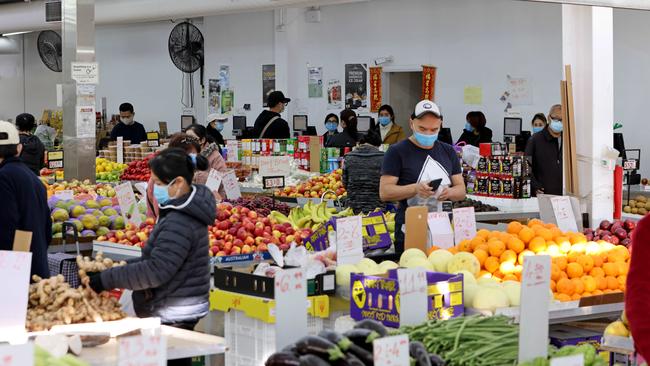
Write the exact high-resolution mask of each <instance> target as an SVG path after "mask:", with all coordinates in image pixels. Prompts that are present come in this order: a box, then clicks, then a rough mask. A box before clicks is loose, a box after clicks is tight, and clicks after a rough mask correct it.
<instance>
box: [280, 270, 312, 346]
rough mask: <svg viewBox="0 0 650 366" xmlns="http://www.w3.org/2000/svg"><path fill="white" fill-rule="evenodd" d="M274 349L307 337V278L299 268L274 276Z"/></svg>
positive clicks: (282, 271) (283, 271)
mask: <svg viewBox="0 0 650 366" xmlns="http://www.w3.org/2000/svg"><path fill="white" fill-rule="evenodd" d="M274 283H275V294H274V295H275V296H274V297H275V334H276V341H275V342H276V347H277V349H282V348H284V347H285V346H287V345H289V344H292V343H294V342H296V341H297V340H299V339H300V338H302V337H304V336H306V335H307V309H306V307H305V303H306V302H307V278H306V277H305V274H304V272H303V271H302V269H301V268H293V269H283V270H281V271H279V272H278V273H276V275H275V280H274Z"/></svg>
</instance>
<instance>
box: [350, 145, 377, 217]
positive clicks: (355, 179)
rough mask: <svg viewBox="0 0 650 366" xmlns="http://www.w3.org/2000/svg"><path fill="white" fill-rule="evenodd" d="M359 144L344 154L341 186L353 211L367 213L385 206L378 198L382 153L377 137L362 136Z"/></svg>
mask: <svg viewBox="0 0 650 366" xmlns="http://www.w3.org/2000/svg"><path fill="white" fill-rule="evenodd" d="M359 143H360V145H359V146H357V148H356V149H354V150H353V151H352V152H350V153H348V154H347V155H346V156H345V162H344V164H343V186H344V187H345V189H346V190H347V192H348V204H347V206H349V207H350V208H352V210H354V212H355V213H357V214H358V213H369V212H372V211H374V210H375V209H376V208H381V207H385V204H384V203H382V202H381V199H380V198H379V178H380V177H381V164H382V162H383V161H384V153H383V152H382V151H379V149H378V148H377V144H379V143H381V141H380V140H379V139H377V138H373V137H371V136H370V135H369V136H363V137H361V139H360V140H359Z"/></svg>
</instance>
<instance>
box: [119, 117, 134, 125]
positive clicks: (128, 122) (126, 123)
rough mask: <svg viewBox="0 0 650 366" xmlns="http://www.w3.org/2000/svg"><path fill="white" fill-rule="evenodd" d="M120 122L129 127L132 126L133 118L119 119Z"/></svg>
mask: <svg viewBox="0 0 650 366" xmlns="http://www.w3.org/2000/svg"><path fill="white" fill-rule="evenodd" d="M120 121H122V123H124V124H125V125H131V124H133V117H129V118H122V117H120Z"/></svg>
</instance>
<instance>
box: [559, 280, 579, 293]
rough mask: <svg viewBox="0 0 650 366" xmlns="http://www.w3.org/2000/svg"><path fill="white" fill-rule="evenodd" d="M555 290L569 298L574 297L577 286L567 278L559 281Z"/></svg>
mask: <svg viewBox="0 0 650 366" xmlns="http://www.w3.org/2000/svg"><path fill="white" fill-rule="evenodd" d="M555 288H556V289H557V292H559V293H562V294H566V295H569V296H571V295H573V294H574V293H575V291H576V285H575V284H574V283H573V282H572V281H571V280H569V279H566V278H562V279H560V280H559V281H557V284H556V285H555Z"/></svg>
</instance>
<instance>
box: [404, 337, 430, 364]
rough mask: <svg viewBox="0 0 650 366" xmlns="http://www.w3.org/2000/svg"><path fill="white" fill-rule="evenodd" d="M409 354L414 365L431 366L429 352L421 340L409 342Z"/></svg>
mask: <svg viewBox="0 0 650 366" xmlns="http://www.w3.org/2000/svg"><path fill="white" fill-rule="evenodd" d="M409 355H410V356H411V357H413V358H414V359H415V365H416V366H431V360H430V359H429V352H427V349H426V347H424V344H422V342H418V341H413V342H411V343H410V344H409Z"/></svg>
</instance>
